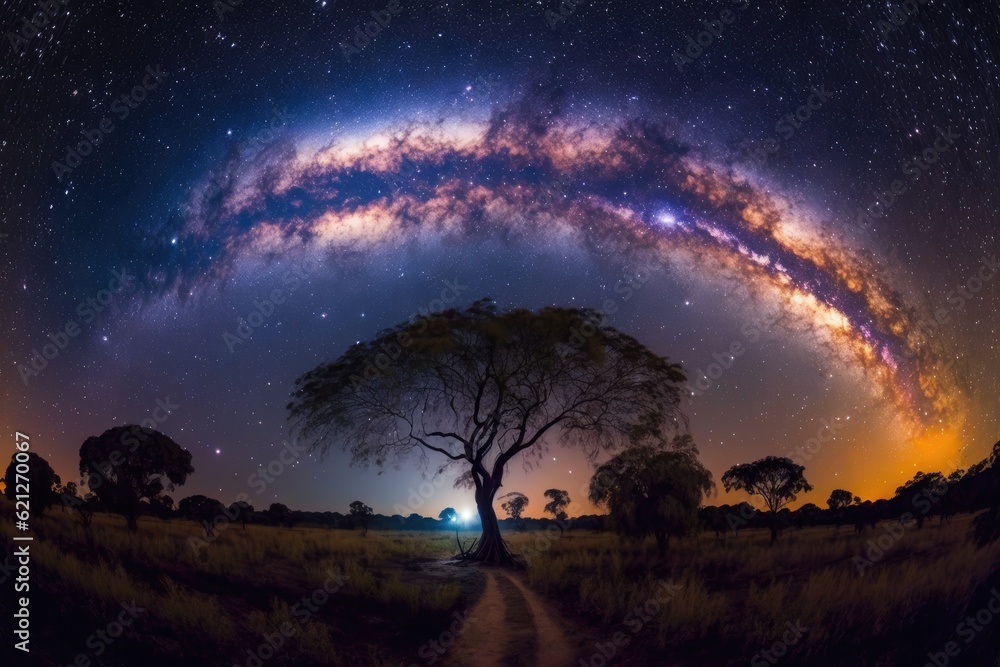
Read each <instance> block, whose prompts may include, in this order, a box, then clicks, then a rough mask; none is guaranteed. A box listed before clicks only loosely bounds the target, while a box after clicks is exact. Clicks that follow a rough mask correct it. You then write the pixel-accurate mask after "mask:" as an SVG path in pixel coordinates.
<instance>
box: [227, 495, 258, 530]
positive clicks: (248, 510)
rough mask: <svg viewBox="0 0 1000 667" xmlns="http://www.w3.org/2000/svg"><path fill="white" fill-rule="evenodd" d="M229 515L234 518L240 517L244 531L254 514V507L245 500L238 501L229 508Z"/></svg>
mask: <svg viewBox="0 0 1000 667" xmlns="http://www.w3.org/2000/svg"><path fill="white" fill-rule="evenodd" d="M229 513H230V514H231V515H233V516H236V517H239V519H240V523H242V524H243V530H246V529H247V521H248V520H249V519H250V515H251V514H253V513H254V509H253V505H251V504H250V503H248V502H246V501H245V500H237V501H236V502H234V503H233V504H231V505H230V506H229Z"/></svg>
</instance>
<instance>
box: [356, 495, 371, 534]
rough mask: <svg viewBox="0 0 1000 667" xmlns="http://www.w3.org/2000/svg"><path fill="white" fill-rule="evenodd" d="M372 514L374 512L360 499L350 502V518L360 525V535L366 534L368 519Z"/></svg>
mask: <svg viewBox="0 0 1000 667" xmlns="http://www.w3.org/2000/svg"><path fill="white" fill-rule="evenodd" d="M372 514H374V512H373V510H372V508H371V507H368V505H365V504H364V503H363V502H361V501H360V500H355V501H354V502H353V503H351V518H352V519H353V520H354V521H355V522H356V523H357V524H359V525H360V526H361V534H362V535H367V534H368V521H369V519H371V516H372Z"/></svg>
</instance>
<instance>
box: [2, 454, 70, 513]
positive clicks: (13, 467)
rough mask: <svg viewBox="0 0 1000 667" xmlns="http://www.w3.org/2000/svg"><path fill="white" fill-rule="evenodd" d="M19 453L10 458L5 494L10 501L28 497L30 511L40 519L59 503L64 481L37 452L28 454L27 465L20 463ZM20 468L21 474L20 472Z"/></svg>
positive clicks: (5, 478)
mask: <svg viewBox="0 0 1000 667" xmlns="http://www.w3.org/2000/svg"><path fill="white" fill-rule="evenodd" d="M19 453H20V452H15V453H14V455H13V456H11V457H10V465H8V466H7V472H6V474H5V475H4V484H5V485H6V487H5V489H4V493H5V494H6V496H7V498H8V499H10V500H15V499H17V497H18V496H27V507H28V511H29V512H31V514H32V515H33V516H38V517H40V516H42V515H43V514H45V510H47V509H48V508H49V507H52V506H53V505H55V504H56V503H57V502H59V495H60V493H61V492H62V491H63V488H62V480H60V479H59V475H57V474H56V471H55V470H53V469H52V466H50V465H49V462H48V461H46V460H45V459H43V458H42V457H41V456H39V455H38V454H36V453H35V452H28V453H27V454H28V460H27V461H26V462H25V463H18V461H17V456H18V454H19ZM21 458H24V457H21ZM18 466H20V470H21V472H18ZM22 500H23V499H22Z"/></svg>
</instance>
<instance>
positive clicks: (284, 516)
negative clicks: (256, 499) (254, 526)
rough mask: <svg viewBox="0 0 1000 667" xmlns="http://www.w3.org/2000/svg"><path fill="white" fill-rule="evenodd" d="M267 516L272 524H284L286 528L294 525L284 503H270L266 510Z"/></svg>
mask: <svg viewBox="0 0 1000 667" xmlns="http://www.w3.org/2000/svg"><path fill="white" fill-rule="evenodd" d="M267 516H268V518H270V519H271V520H272V521H274V523H277V524H284V525H285V527H287V528H291V527H292V524H293V523H295V519H294V518H293V517H292V510H290V509H288V506H287V505H285V504H284V503H271V506H270V507H268V508H267Z"/></svg>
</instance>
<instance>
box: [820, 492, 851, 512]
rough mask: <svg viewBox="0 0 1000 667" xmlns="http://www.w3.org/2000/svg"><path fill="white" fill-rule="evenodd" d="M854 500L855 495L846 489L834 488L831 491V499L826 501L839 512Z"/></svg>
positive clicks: (832, 508)
mask: <svg viewBox="0 0 1000 667" xmlns="http://www.w3.org/2000/svg"><path fill="white" fill-rule="evenodd" d="M852 502H854V495H853V494H852V493H851V492H850V491H845V490H844V489H834V490H833V491H831V492H830V499H829V500H827V501H826V504H827V506H828V507H829V508H830V509H831V510H833V511H834V512H838V511H840V510H842V509H844V508H845V507H847V506H848V505H850V504H851V503H852Z"/></svg>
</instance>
